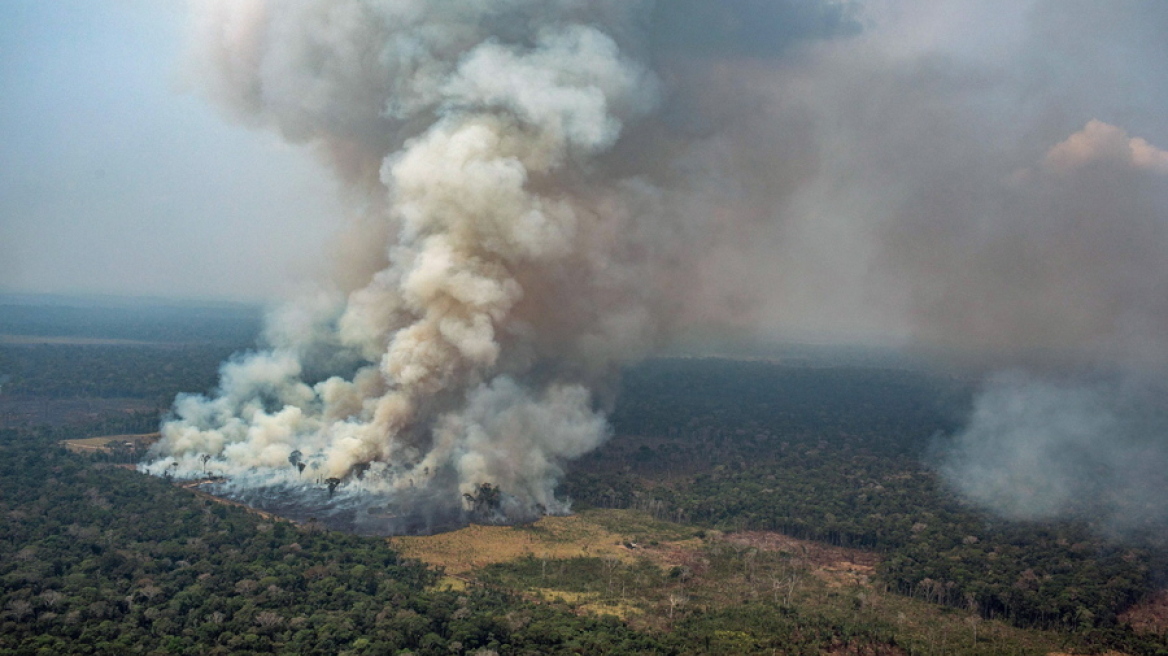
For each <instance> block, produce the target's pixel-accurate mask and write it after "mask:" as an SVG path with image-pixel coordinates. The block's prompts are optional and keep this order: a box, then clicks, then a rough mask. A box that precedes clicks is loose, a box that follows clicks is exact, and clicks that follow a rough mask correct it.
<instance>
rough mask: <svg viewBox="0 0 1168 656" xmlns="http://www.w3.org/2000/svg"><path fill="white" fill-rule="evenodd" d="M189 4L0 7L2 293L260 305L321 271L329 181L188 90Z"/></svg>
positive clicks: (33, 2)
mask: <svg viewBox="0 0 1168 656" xmlns="http://www.w3.org/2000/svg"><path fill="white" fill-rule="evenodd" d="M185 6H186V5H185V3H182V2H169V1H167V2H162V1H159V2H151V1H132V0H53V1H52V2H44V1H42V0H10V1H7V2H4V3H3V4H2V6H0V144H2V145H0V291H31V292H96V293H104V294H126V295H142V294H147V295H166V296H183V297H227V298H236V299H259V298H264V297H269V296H271V295H273V294H282V293H285V292H288V291H289V290H290V289H292V288H294V287H295V286H296V285H297V284H299V283H300V282H303V281H304V280H305V278H306V274H309V273H310V272H312V271H313V270H315V269H316V268H317V267H319V266H320V264H319V258H320V257H321V254H320V253H319V252H318V251H319V250H320V249H319V247H318V246H316V247H314V246H313V244H319V243H320V242H321V240H322V239H323V238H324V237H325V236H326V235H328V234H330V232H331V229H330V225H331V223H332V221H333V218H334V217H335V216H336V213H337V212H338V211H339V210H338V208H337V207H335V206H334V203H335V202H336V201H335V197H336V194H335V183H334V182H333V179H332V177H331V176H330V175H329V174H327V173H325V172H323V171H322V170H321V169H320V168H319V167H318V166H317V164H316V163H315V162H314V161H313V160H312V159H311V158H310V157H309V156H308V154H307V153H306V152H305V151H304V150H303V149H300V148H296V147H293V146H289V145H287V144H285V143H283V142H282V141H281V140H280V139H279V138H278V137H276V136H275V135H273V134H271V133H268V132H264V131H258V130H250V129H247V128H244V127H242V126H239V125H236V124H234V123H233V122H231V121H229V120H225V118H224V117H223V116H222V115H221V114H220V113H219V112H218V111H217V110H216V109H215V108H214V107H213V106H212V105H211V104H210V103H208V102H206V100H204V99H202V98H200V97H198V95H197V94H196V93H194V92H191V91H189V90H188V88H187V87H189V86H190V85H189V84H187V82H186V81H184V79H183V68H184V66H183V63H184V51H185V48H186V41H187V38H186V30H187V29H188V27H187V21H186V16H185V15H184V14H185Z"/></svg>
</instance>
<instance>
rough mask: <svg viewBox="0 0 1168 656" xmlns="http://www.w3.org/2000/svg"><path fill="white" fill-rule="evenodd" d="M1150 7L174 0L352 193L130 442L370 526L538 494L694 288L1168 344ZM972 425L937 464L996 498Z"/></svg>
mask: <svg viewBox="0 0 1168 656" xmlns="http://www.w3.org/2000/svg"><path fill="white" fill-rule="evenodd" d="M1165 7H1168V5H1165V4H1163V3H1135V4H1133V3H1119V2H1086V1H1085V0H1024V1H1022V2H998V1H995V2H987V3H968V2H964V1H963V0H865V1H863V2H850V1H845V0H818V1H814V2H807V1H804V0H768V1H767V2H756V1H755V0H724V1H723V2H716V3H714V2H704V1H702V0H676V1H675V2H664V1H660V2H651V1H650V0H544V1H540V2H536V1H535V0H459V1H457V2H422V1H420V0H282V1H277V0H199V1H198V2H196V3H195V4H194V13H195V17H196V24H197V26H196V30H195V36H194V39H193V42H194V54H195V57H194V61H195V65H194V66H193V69H192V72H193V74H194V75H196V76H197V77H198V79H199V81H200V83H201V86H202V88H204V89H206V90H207V91H208V93H209V94H210V95H211V96H212V97H213V98H215V100H216V101H217V102H218V103H219V104H221V105H223V106H224V107H226V108H227V109H228V110H229V111H231V112H232V113H233V114H234V115H235V116H236V117H237V118H238V120H241V121H243V122H246V123H249V124H252V125H254V126H256V127H260V128H267V129H272V130H275V131H277V132H279V133H280V134H281V135H283V136H284V137H285V138H286V139H288V140H289V141H291V142H293V143H298V144H304V145H305V146H306V147H308V148H311V149H313V150H315V151H316V152H318V154H319V155H320V157H321V158H322V159H323V160H324V161H326V162H327V163H328V164H329V165H330V166H331V167H332V169H333V170H334V171H335V173H336V175H337V176H338V178H339V179H340V180H341V181H342V183H343V187H344V189H345V190H346V193H347V197H348V199H349V201H350V204H351V207H352V216H351V217H349V220H348V222H347V224H346V226H345V227H344V228H343V229H341V230H340V232H341V235H340V237H339V238H338V242H337V244H336V245H335V246H334V249H333V250H334V252H335V257H334V259H335V260H336V261H337V265H336V271H335V272H334V276H333V280H334V282H335V285H336V288H335V290H334V289H329V290H327V291H323V292H320V293H318V294H317V295H315V296H310V297H306V298H304V299H301V300H299V301H297V302H295V303H292V304H290V305H288V306H287V307H285V308H283V309H281V310H279V311H277V312H276V313H274V315H273V319H272V321H271V322H270V324H269V326H268V329H267V334H266V339H267V342H268V344H269V345H270V348H268V349H267V350H265V351H262V352H259V353H255V354H252V355H248V356H241V357H239V358H238V359H236V360H233V361H232V362H230V363H228V364H227V365H225V366H224V368H223V375H222V380H221V384H220V389H219V390H218V391H217V393H216V394H215V395H214V397H213V398H203V397H198V396H194V397H183V398H180V399H179V400H178V401H177V402H176V405H175V417H174V419H173V420H172V421H170V422H168V423H167V424H166V425H165V426H164V429H163V433H164V439H163V441H162V442H161V443H160V444H159V446H158V448H157V451H156V453H155V455H156V459H155V461H154V462H153V463H151V464H149V465H148V466H147V467H146V468H147V470H148V471H151V472H154V473H170V474H172V475H178V476H187V477H194V476H200V475H202V474H203V473H204V471H206V472H208V473H216V474H220V475H223V476H225V477H227V479H228V480H227V482H225V483H223V484H222V485H223V489H224V490H225V491H227V492H230V493H232V494H235V495H236V496H238V497H240V498H247V499H249V500H251V501H253V502H255V503H261V504H266V505H269V506H276V505H279V504H280V503H287V504H288V505H295V504H296V503H298V504H300V506H301V507H312V508H320V509H321V514H324V513H326V512H333V511H336V512H342V511H343V512H345V513H349V515H346V516H347V517H350V518H351V519H352V520H353V521H354V522H358V523H360V522H365V521H368V522H369V526H370V527H375V526H376V525H377V521H378V520H377V517H378V516H388V515H390V514H393V513H397V512H399V511H400V510H401V509H402V508H403V507H404V506H410V507H414V508H425V509H429V510H431V511H434V512H437V514H439V515H443V517H430V518H428V519H426V520H425V521H426V522H429V524H427V525H428V526H433V525H434V522H438V523H441V522H442V521H446V519H444V518H447V519H448V518H450V517H453V518H454V519H453V521H460V520H465V513H467V512H473V513H479V514H482V512H483V509H484V508H489V509H491V512H495V513H498V514H501V515H505V516H507V517H512V518H515V517H522V516H530V515H534V514H536V513H538V512H541V511H544V510H551V511H554V510H557V509H559V508H561V507H562V506H561V505H560V502H557V501H556V500H555V499H554V497H553V494H552V490H553V488H554V484H555V481H556V479H557V477H558V475H559V474H560V471H561V467H562V465H563V463H564V462H565V461H567V460H569V459H571V458H572V457H574V456H576V455H578V454H580V453H583V452H585V451H587V450H588V449H590V448H593V447H595V446H596V445H597V444H599V443H600V442H601V441H603V439H604V438H605V436H606V431H607V428H606V427H605V423H604V421H603V409H604V407H605V405H606V404H607V403H609V402H610V401H611V393H612V389H613V387H614V374H615V372H616V371H617V369H618V367H619V365H620V364H621V363H622V362H627V361H629V359H631V358H635V357H637V356H639V355H642V354H644V353H647V352H649V351H650V350H651V348H652V347H654V346H655V345H656V344H658V343H659V342H660V341H661V340H662V339H663V338H664V337H668V336H670V335H671V334H674V331H675V330H676V328H677V327H678V326H679V325H685V324H687V323H689V322H693V321H697V322H701V323H703V324H704V325H703V326H702V327H703V328H705V329H710V328H711V327H712V328H713V330H710V332H717V330H718V329H720V328H724V327H726V326H731V327H734V328H737V329H743V328H745V329H746V330H747V331H749V330H752V329H754V328H755V327H756V326H763V329H764V330H765V331H766V333H767V334H769V335H774V334H784V333H787V334H789V333H790V332H798V333H801V334H803V335H807V334H808V333H811V334H813V335H816V336H818V335H819V334H821V333H822V332H823V331H824V329H828V330H832V331H835V332H836V333H837V334H845V335H860V336H873V335H880V336H887V335H891V336H893V337H896V338H901V339H915V340H920V341H923V342H926V343H927V344H929V345H931V346H935V347H942V348H945V347H955V348H958V349H962V350H965V351H966V352H967V353H973V354H975V355H977V356H978V357H984V354H986V353H992V354H995V355H996V356H998V357H1000V358H1001V359H1003V360H1007V361H1010V360H1013V361H1014V362H1017V360H1016V357H1017V356H1018V354H1020V353H1021V354H1024V355H1026V356H1028V357H1029V356H1030V355H1032V354H1033V353H1034V352H1036V351H1041V352H1050V351H1056V352H1058V353H1060V354H1061V353H1070V354H1072V355H1073V356H1074V357H1075V358H1076V359H1078V360H1080V361H1081V360H1097V361H1105V362H1107V363H1108V364H1109V365H1114V363H1115V362H1117V361H1119V362H1138V363H1139V364H1141V365H1143V366H1147V367H1152V366H1153V365H1155V366H1163V365H1164V363H1168V339H1165V335H1168V332H1166V331H1165V330H1164V327H1165V325H1168V324H1166V323H1165V322H1166V321H1168V300H1166V299H1168V297H1166V296H1165V294H1164V293H1163V290H1164V289H1165V286H1166V285H1168V258H1165V257H1164V253H1165V252H1166V250H1165V249H1166V248H1168V222H1166V221H1165V216H1168V214H1166V213H1165V209H1164V208H1165V207H1168V186H1165V184H1164V182H1165V180H1166V179H1168V178H1166V177H1165V176H1166V175H1168V154H1166V153H1165V150H1164V149H1165V148H1168V122H1166V121H1165V119H1164V116H1165V115H1164V113H1163V112H1162V111H1161V110H1160V108H1161V107H1162V106H1163V104H1164V102H1166V101H1168V85H1165V84H1164V82H1163V81H1164V80H1165V79H1168V77H1165V76H1163V75H1156V74H1155V73H1154V71H1153V69H1152V67H1153V66H1154V65H1156V64H1155V63H1156V62H1163V61H1168V46H1165V43H1166V42H1165V40H1164V39H1163V38H1162V37H1163V33H1164V31H1165V26H1168V10H1166V9H1165ZM1117 44H1122V47H1120V46H1117ZM323 250H326V249H323V248H322V251H323ZM1034 384H1035V385H1038V387H1036V388H1035V389H1034V390H1033V394H1027V393H1026V392H1025V390H1024V389H1023V388H1024V387H1025V386H1018V385H1012V386H1010V387H1009V389H1010V390H1013V393H1015V394H1017V395H1020V396H1025V397H1027V398H1033V399H1035V402H1036V403H1037V402H1038V401H1039V400H1041V399H1043V398H1047V397H1048V396H1049V395H1048V394H1046V393H1045V391H1044V389H1043V388H1042V387H1041V385H1042V384H1041V383H1037V382H1036V383H1034ZM992 389H996V388H992ZM992 389H991V390H990V391H989V392H987V394H990V395H991V396H987V397H986V399H985V400H984V402H985V403H987V404H991V405H992V404H993V403H994V402H995V401H994V399H996V398H997V397H996V396H992V394H993V391H992ZM1072 397H1073V398H1079V397H1077V396H1074V395H1071V396H1070V397H1066V398H1072ZM1125 412H1126V411H1125ZM1007 416H1011V417H1015V418H1016V419H1017V420H1018V422H1019V423H1018V425H1017V426H1016V428H1019V430H1007V429H1005V428H1002V429H1001V430H999V429H994V431H990V432H986V431H983V430H982V429H981V428H980V426H981V420H980V419H978V418H977V417H975V418H974V422H973V424H971V427H970V430H969V432H968V433H967V435H970V436H973V435H976V436H979V437H978V438H977V440H979V441H980V440H983V439H984V440H990V438H988V437H983V436H985V435H991V434H992V435H1008V436H1013V437H1011V439H1014V438H1015V437H1017V439H1021V437H1020V436H1023V435H1024V434H1027V430H1021V428H1022V427H1024V426H1032V425H1033V424H1034V422H1032V421H1031V420H1030V418H1029V416H1028V415H1026V414H1025V413H1022V412H1018V413H1014V414H1011V415H1007ZM1052 416H1053V415H1052ZM1053 426H1055V424H1051V427H1053ZM1035 430H1037V429H1035ZM970 439H972V438H970ZM1068 439H1072V441H1073V440H1074V439H1075V438H1074V436H1073V435H1071V436H1070V438H1068ZM991 441H992V440H991ZM1097 443H1098V444H1105V440H1099V441H1097ZM998 452H1002V449H999V450H996V451H994V450H991V451H985V450H982V449H976V448H973V447H970V448H969V449H966V450H965V451H964V452H963V453H964V455H962V456H961V458H962V460H961V461H960V462H961V466H957V465H956V464H952V465H951V466H949V467H948V468H947V471H948V472H950V473H951V474H952V475H953V478H954V480H956V481H957V484H958V487H961V488H962V489H963V490H964V491H966V492H967V493H968V494H970V496H972V497H974V498H977V499H980V500H982V501H983V502H985V503H987V504H990V505H994V504H995V503H996V502H994V501H993V499H1009V498H1010V497H1009V494H1006V493H1003V492H1002V490H1003V489H1004V488H1003V485H1004V483H1002V482H1003V481H1005V482H1010V481H1018V480H1020V478H1019V477H1016V476H1011V475H1009V473H1008V472H1003V473H1002V477H1001V478H998V479H995V478H994V477H993V476H983V475H982V474H984V473H985V471H988V469H987V468H991V467H998V466H999V465H1001V464H1002V463H994V462H991V461H989V460H980V461H979V460H978V457H980V456H982V455H985V456H987V457H988V456H991V455H993V454H994V453H998ZM955 462H956V461H955ZM979 462H980V463H981V464H983V465H985V467H982V468H981V469H980V470H979V469H978V468H979V467H981V465H979ZM299 465H303V466H304V471H303V473H301V472H300V471H299V469H300V468H299ZM979 472H981V473H979ZM329 479H335V480H336V481H337V482H335V483H334V484H333V487H334V488H335V489H334V490H333V492H332V494H331V495H330V494H329V493H328V492H327V486H326V482H327V481H328V480H329ZM974 480H980V481H994V480H997V481H998V483H994V484H993V485H996V486H997V487H996V488H994V489H995V490H997V491H990V492H986V493H985V494H982V495H980V496H979V494H978V493H977V492H976V490H975V489H974V488H971V487H969V486H968V485H966V483H969V482H970V481H974ZM483 484H490V485H491V486H498V487H499V488H500V489H501V490H502V495H501V497H500V498H499V499H497V500H495V501H492V503H484V499H483V497H484V495H487V496H490V495H489V494H487V493H488V492H489V491H490V490H491V489H493V488H486V489H485V488H483V487H482V486H483ZM322 490H326V491H324V492H322ZM1018 493H1019V494H1023V495H1025V494H1026V491H1025V490H1024V489H1019V491H1018ZM464 495H466V496H464ZM274 499H275V500H274ZM278 499H293V500H294V502H293V501H287V502H283V501H278ZM370 499H374V501H370ZM491 499H494V497H491ZM382 500H384V502H385V503H384V508H383V510H384V512H382V511H377V512H375V511H374V510H371V509H375V508H379V507H382ZM1003 503H1007V502H1003ZM1032 505H1033V504H1032ZM1039 505H1041V504H1039ZM1055 505H1057V504H1055ZM1028 507H1029V506H1028ZM1034 507H1038V506H1034ZM1052 507H1053V506H1052ZM434 509H445V510H440V511H438V510H434ZM999 509H1001V510H1002V511H1003V512H1005V513H1007V514H1011V515H1017V516H1022V515H1027V516H1029V515H1035V516H1037V515H1038V514H1041V513H1029V511H1027V512H1020V511H1015V510H1012V509H1011V507H1010V506H1009V505H1008V503H1007V505H1005V506H1002V507H1001V508H999ZM307 512H313V513H314V514H315V511H306V513H307ZM362 513H364V514H362ZM399 514H400V513H399ZM400 528H402V527H401V525H400V524H393V525H392V526H391V529H392V530H398V529H400ZM407 528H409V527H407ZM424 528H425V527H423V529H424ZM371 530H373V529H371ZM381 530H384V527H382V529H381Z"/></svg>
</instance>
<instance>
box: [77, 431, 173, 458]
mask: <svg viewBox="0 0 1168 656" xmlns="http://www.w3.org/2000/svg"><path fill="white" fill-rule="evenodd" d="M160 437H161V434H160V433H142V434H138V435H103V436H101V437H86V438H83V439H76V440H65V441H64V442H63V444H64V445H65V448H66V449H68V450H69V451H72V452H73V453H88V454H94V453H113V452H114V451H115V450H116V449H118V448H124V449H127V450H132V451H142V450H145V449H147V448H149V447H150V445H151V444H154V443H155V442H157V441H158V439H159V438H160Z"/></svg>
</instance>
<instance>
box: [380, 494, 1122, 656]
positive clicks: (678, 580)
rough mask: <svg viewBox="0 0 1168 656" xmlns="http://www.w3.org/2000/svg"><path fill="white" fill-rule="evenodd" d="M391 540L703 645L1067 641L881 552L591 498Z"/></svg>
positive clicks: (1011, 648) (1044, 650)
mask: <svg viewBox="0 0 1168 656" xmlns="http://www.w3.org/2000/svg"><path fill="white" fill-rule="evenodd" d="M699 536H700V537H699ZM391 542H392V544H393V545H394V547H395V548H397V549H399V550H401V552H402V553H403V555H405V556H407V557H409V558H416V559H418V560H422V561H424V562H426V563H429V564H432V565H435V566H438V567H441V568H443V569H444V571H445V573H446V574H447V577H446V578H445V579H444V581H443V582H442V584H441V585H443V586H445V587H450V588H454V589H461V588H463V587H465V586H468V585H488V586H491V587H497V588H502V589H509V590H512V591H514V592H516V593H518V594H520V595H522V596H524V597H525V598H528V599H531V600H535V601H540V602H542V603H549V604H555V605H558V606H562V607H566V608H569V609H571V610H573V611H574V612H576V613H579V614H588V615H613V616H616V617H619V618H621V619H622V620H625V621H628V622H629V623H630V624H631V625H633V626H634V627H637V628H640V629H646V630H651V631H664V632H675V631H679V632H685V631H687V630H697V629H696V627H704V628H703V629H701V632H702V633H703V634H705V635H710V634H712V635H714V636H715V639H714V642H713V643H711V644H710V645H709V646H708V651H707V652H704V653H725V654H730V653H754V652H758V651H759V650H760V649H761V650H763V651H764V652H765V653H770V647H769V646H771V645H776V644H782V641H783V640H787V639H789V637H786V636H787V634H785V633H784V631H787V630H790V627H792V626H795V627H796V628H795V629H793V630H794V631H796V632H798V631H800V630H801V629H799V628H797V627H798V626H802V625H816V626H835V627H848V626H861V625H863V626H868V627H879V632H878V634H872V635H869V636H868V638H867V639H870V640H873V641H875V642H873V643H872V644H874V645H876V647H874V649H875V651H871V652H867V651H858V652H856V651H849V649H853V648H854V647H855V646H854V645H853V646H851V647H849V646H847V645H843V646H841V647H840V650H839V651H833V650H828V651H826V652H824V653H841V654H844V653H847V654H851V653H880V654H954V653H964V654H985V655H987V656H988V655H990V654H1002V653H1007V654H1032V655H1035V656H1045V655H1048V654H1061V653H1066V652H1067V651H1068V647H1067V645H1066V642H1065V638H1064V637H1060V636H1059V635H1058V634H1056V633H1054V632H1048V631H1038V630H1026V629H1019V628H1016V627H1013V626H1010V625H1008V624H1006V623H1003V622H999V621H992V620H984V619H981V618H980V617H978V616H977V615H975V614H973V613H971V612H967V611H964V610H960V609H954V608H949V607H943V606H938V605H936V604H931V603H927V602H925V601H922V600H918V599H912V598H908V597H905V596H902V595H899V594H895V593H891V592H889V591H887V590H885V589H884V587H883V586H882V585H880V584H879V583H878V582H877V581H876V578H875V571H876V567H877V565H878V564H879V561H880V557H879V555H878V554H875V553H873V552H868V551H863V550H857V549H845V548H840V547H832V546H827V545H824V544H822V543H818V542H812V541H808V540H798V539H795V538H791V537H789V536H786V535H782V534H779V533H773V532H765V531H751V532H741V533H726V534H722V533H719V532H717V531H708V532H707V531H701V530H699V529H696V528H693V527H688V526H683V525H680V524H673V523H670V522H663V521H657V520H654V519H652V518H651V517H650V516H649V515H648V514H646V513H643V512H637V511H630V510H588V511H584V512H581V513H579V514H577V515H572V516H568V517H545V518H543V519H541V520H539V521H537V522H535V523H533V524H530V525H526V526H513V527H506V526H469V527H467V528H464V529H462V530H459V531H454V532H451V533H443V534H439V535H431V536H423V537H398V538H392V539H391ZM710 626H717V627H718V629H717V630H716V631H710V630H707V629H709V628H710ZM880 641H886V642H885V643H883V644H878V643H880ZM736 650H738V651H736ZM741 650H745V651H741ZM1111 656H1121V655H1119V654H1117V653H1114V652H1113V653H1112V654H1111Z"/></svg>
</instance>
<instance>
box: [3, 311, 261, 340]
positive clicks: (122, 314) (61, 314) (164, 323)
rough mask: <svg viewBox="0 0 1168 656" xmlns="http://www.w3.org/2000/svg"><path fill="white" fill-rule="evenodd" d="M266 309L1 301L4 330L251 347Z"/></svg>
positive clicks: (20, 332) (32, 333) (10, 332)
mask: <svg viewBox="0 0 1168 656" xmlns="http://www.w3.org/2000/svg"><path fill="white" fill-rule="evenodd" d="M262 318H263V316H262V311H261V310H260V309H259V308H256V307H251V306H244V305H208V306H193V305H191V306H184V305H161V304H155V305H150V304H145V303H128V302H127V303H121V304H113V305H99V304H94V303H89V304H83V305H81V304H79V305H64V304H59V303H54V304H45V303H31V302H30V303H12V302H9V303H5V304H0V335H33V336H40V337H84V338H96V339H122V340H135V341H143V342H161V343H170V344H180V343H183V344H186V343H216V344H220V345H231V346H243V347H246V346H250V345H252V344H254V343H255V339H256V335H258V334H259V332H260V327H261V322H262Z"/></svg>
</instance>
